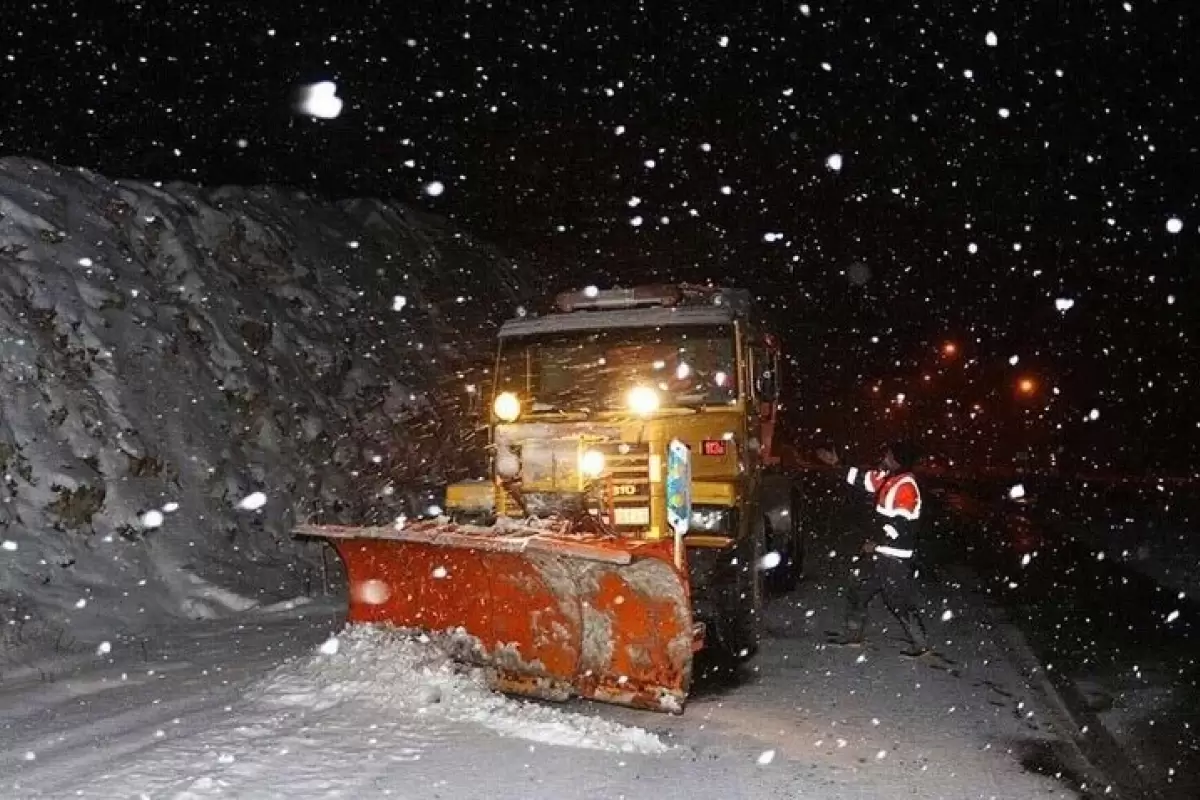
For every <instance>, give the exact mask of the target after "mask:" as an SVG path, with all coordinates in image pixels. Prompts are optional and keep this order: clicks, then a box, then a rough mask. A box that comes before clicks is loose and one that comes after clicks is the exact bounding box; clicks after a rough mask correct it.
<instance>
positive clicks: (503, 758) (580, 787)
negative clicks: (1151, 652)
mask: <svg viewBox="0 0 1200 800" xmlns="http://www.w3.org/2000/svg"><path fill="white" fill-rule="evenodd" d="M811 562H812V567H811V569H810V572H812V573H813V575H812V577H810V579H809V580H808V581H807V583H806V584H805V585H804V586H803V587H802V588H801V589H800V590H799V591H797V592H796V593H794V594H793V595H791V596H789V597H787V598H783V599H781V600H778V601H776V602H775V603H774V604H773V605H772V607H771V609H770V613H769V638H768V640H767V642H766V643H765V645H764V648H763V651H762V652H761V654H760V656H759V658H758V659H757V660H756V662H755V664H754V669H753V670H752V671H751V672H750V674H749V675H748V676H747V677H746V679H745V680H743V681H741V682H740V683H739V684H738V685H732V686H729V685H721V684H716V683H714V682H712V681H702V682H701V685H700V686H699V687H698V689H697V694H696V696H695V697H694V699H693V700H692V701H691V703H690V704H689V706H688V708H687V711H686V713H685V714H684V715H683V716H680V717H672V716H666V715H660V714H652V713H647V712H637V711H632V710H629V709H623V708H615V707H611V706H600V705H596V704H587V703H572V704H568V705H565V706H553V707H551V706H546V705H541V704H530V703H521V702H519V701H516V700H512V699H508V698H502V697H499V696H496V695H493V694H491V693H489V692H487V691H486V690H485V689H484V688H482V686H481V685H480V684H479V683H478V680H477V677H476V676H473V675H472V674H471V673H470V672H467V671H464V670H461V669H456V668H454V667H453V666H451V665H449V664H447V663H445V662H444V661H443V660H441V659H440V658H439V657H438V655H437V653H436V651H434V650H432V649H431V648H430V646H428V645H423V644H421V643H419V642H414V641H412V640H408V639H402V638H399V637H396V636H394V635H388V634H385V633H382V632H360V633H342V634H341V635H339V636H338V637H337V638H336V640H333V641H331V640H330V634H331V633H333V632H336V631H338V630H339V628H340V624H339V619H338V616H337V610H336V608H334V607H333V606H331V605H326V604H323V603H322V604H312V605H305V606H300V607H298V608H296V609H294V610H292V611H288V612H282V611H281V612H276V613H273V614H268V613H263V612H259V613H257V614H255V613H253V612H251V613H248V614H246V615H243V616H242V617H240V618H239V619H238V620H235V621H230V620H224V621H208V622H204V623H194V624H191V625H189V626H186V627H180V628H177V629H175V630H173V631H171V632H169V633H166V634H164V635H162V636H161V637H159V638H156V639H153V640H148V641H146V642H145V643H144V645H143V643H141V642H113V646H112V650H111V652H109V653H107V654H104V655H95V656H92V657H90V658H87V659H84V660H83V661H76V662H75V663H73V664H69V663H60V664H59V665H58V667H57V668H55V669H51V670H50V671H49V672H45V673H43V674H39V673H38V672H37V671H36V670H30V669H26V670H25V673H24V674H21V673H16V674H14V673H13V672H12V671H11V670H7V671H5V672H4V674H3V682H2V683H0V776H2V777H0V795H3V796H5V797H12V798H24V797H30V798H33V797H85V798H101V797H103V798H116V797H131V798H139V797H152V798H179V799H180V800H182V799H183V798H211V797H237V798H259V797H263V798H266V797H281V796H286V797H290V798H310V797H312V798H318V797H319V798H333V797H352V798H366V797H398V798H437V797H444V798H473V797H479V798H489V799H490V800H494V798H508V797H513V798H516V797H521V798H542V797H546V798H551V797H553V798H566V797H570V798H618V797H628V798H636V797H654V798H655V800H666V799H667V798H688V799H689V800H693V799H694V798H697V797H720V798H740V797H745V798H772V797H774V798H794V797H810V798H835V797H838V798H846V797H848V798H889V800H892V799H893V798H897V797H921V798H955V799H956V800H959V799H962V798H1032V797H1039V798H1040V797H1076V796H1078V795H1077V793H1076V791H1075V790H1074V788H1075V787H1073V786H1069V785H1067V784H1068V781H1067V780H1056V779H1054V778H1053V777H1048V776H1043V775H1040V774H1037V773H1035V772H1033V771H1030V770H1028V769H1026V768H1025V767H1023V766H1022V762H1023V761H1024V762H1026V763H1032V762H1042V761H1045V760H1046V759H1045V757H1044V756H1045V754H1046V753H1047V752H1051V751H1054V750H1055V749H1056V748H1057V747H1058V745H1059V742H1058V739H1057V737H1056V735H1055V734H1054V733H1053V731H1052V725H1050V724H1048V723H1047V722H1046V720H1045V719H1043V713H1044V711H1045V709H1044V708H1043V707H1042V706H1041V705H1039V703H1038V701H1037V700H1036V699H1035V696H1034V695H1032V694H1031V693H1030V692H1028V691H1027V690H1026V689H1025V688H1024V685H1023V683H1022V681H1021V679H1020V677H1019V675H1018V674H1017V672H1016V671H1015V669H1014V668H1013V667H1012V666H1010V664H1009V662H1008V661H1007V660H1006V659H1005V657H1004V654H1003V652H1002V650H1001V648H1000V646H999V645H998V644H997V643H996V641H995V639H994V638H993V636H992V635H991V634H990V633H989V632H988V629H987V627H986V625H985V624H984V618H983V617H982V616H980V613H979V611H978V609H975V608H972V607H970V606H969V605H964V603H965V599H964V598H963V597H961V596H959V595H958V594H956V593H955V591H954V590H953V589H952V588H951V587H946V592H947V594H946V595H945V596H940V595H939V596H935V597H931V598H930V601H931V603H932V604H933V605H934V607H935V611H934V613H933V614H932V615H931V620H930V623H931V627H932V628H933V629H934V630H935V631H936V636H937V639H938V640H939V641H942V642H945V643H946V644H945V645H944V648H943V650H944V652H945V653H946V654H947V655H948V656H949V657H950V658H951V659H952V660H953V661H955V662H957V663H956V664H955V665H954V666H952V667H950V668H943V669H935V668H932V667H930V666H927V665H924V664H919V663H910V662H907V661H905V660H903V659H901V658H900V657H899V656H898V651H899V649H900V648H899V644H898V643H897V642H896V641H894V640H892V639H891V638H890V637H889V636H884V635H882V634H880V635H877V636H876V637H875V641H873V642H872V645H871V646H870V647H869V648H867V649H866V650H865V651H864V652H862V653H859V652H856V651H853V650H843V649H837V648H830V647H827V646H825V644H824V636H823V631H824V630H826V629H827V628H831V627H834V626H836V623H837V621H838V619H839V617H840V614H841V608H842V606H841V602H840V600H839V599H838V596H837V592H838V590H839V588H840V586H841V580H840V572H841V570H844V569H845V568H846V562H845V559H844V557H843V556H841V555H839V556H837V557H836V558H830V557H829V556H828V554H827V553H823V554H821V555H820V557H816V556H814V557H812V559H811ZM943 611H945V612H948V613H942V612H943ZM876 614H877V615H878V609H876ZM878 620H879V621H884V618H883V617H882V616H878ZM875 631H876V632H878V627H876V629H875Z"/></svg>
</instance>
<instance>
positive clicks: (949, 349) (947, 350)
mask: <svg viewBox="0 0 1200 800" xmlns="http://www.w3.org/2000/svg"><path fill="white" fill-rule="evenodd" d="M942 355H944V356H945V357H946V358H952V357H953V356H956V355H958V345H957V344H955V343H954V342H946V343H945V344H943V345H942Z"/></svg>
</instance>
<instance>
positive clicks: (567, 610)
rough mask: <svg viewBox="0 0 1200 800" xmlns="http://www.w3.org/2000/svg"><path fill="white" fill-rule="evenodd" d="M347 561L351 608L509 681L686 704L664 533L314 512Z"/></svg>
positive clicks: (682, 615)
mask: <svg viewBox="0 0 1200 800" xmlns="http://www.w3.org/2000/svg"><path fill="white" fill-rule="evenodd" d="M296 533H297V534H299V535H303V536H314V537H320V538H325V539H328V540H330V541H331V542H332V543H333V545H334V546H335V547H336V549H337V551H338V555H339V556H341V559H342V561H343V562H344V563H345V565H346V573H347V579H348V582H349V587H350V608H349V615H348V618H349V621H350V622H352V623H387V624H391V625H395V626H396V627H399V628H407V629H418V630H421V631H424V632H426V633H430V634H443V633H444V634H446V635H445V636H442V637H439V639H440V641H442V642H443V643H444V644H448V645H449V647H450V649H451V653H452V655H453V656H454V657H456V658H458V659H460V660H462V661H467V662H470V663H475V664H481V665H483V666H486V667H488V674H489V676H490V678H491V680H492V684H493V686H494V687H495V688H496V689H498V690H500V691H503V692H507V693H512V694H520V695H528V696H533V697H540V698H544V699H551V700H566V699H568V698H569V697H571V696H573V695H577V696H580V697H587V698H591V699H594V700H599V701H603V702H608V703H617V704H620V705H627V706H633V707H636V708H645V709H653V710H658V711H669V712H674V713H680V712H682V711H683V706H684V702H685V699H686V697H687V692H688V687H689V684H690V682H691V673H692V654H693V650H694V646H693V644H694V642H693V640H694V633H693V625H692V614H691V603H690V598H689V587H688V583H687V578H686V576H687V569H686V564H685V565H684V567H683V569H682V570H680V569H677V568H676V566H675V564H674V563H673V561H672V556H673V548H672V545H671V542H669V541H658V542H651V541H642V540H634V539H625V538H619V537H614V536H598V535H596V536H593V535H580V534H570V533H556V532H553V531H549V532H548V531H547V530H543V529H540V528H538V529H535V528H526V527H521V526H519V525H507V526H503V527H500V526H497V527H475V526H469V525H456V524H452V523H435V522H426V523H417V524H414V525H410V526H409V527H407V528H404V529H402V530H397V529H395V528H390V527H340V526H333V525H305V526H300V527H298V528H297V529H296Z"/></svg>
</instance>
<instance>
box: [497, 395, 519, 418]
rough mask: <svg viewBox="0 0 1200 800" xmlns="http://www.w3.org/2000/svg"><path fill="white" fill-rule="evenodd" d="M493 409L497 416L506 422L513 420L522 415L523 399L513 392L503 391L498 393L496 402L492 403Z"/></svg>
mask: <svg viewBox="0 0 1200 800" xmlns="http://www.w3.org/2000/svg"><path fill="white" fill-rule="evenodd" d="M492 411H495V412H496V416H497V417H499V418H500V419H501V420H503V421H504V422H513V421H515V420H516V418H517V417H519V416H521V401H520V399H519V398H518V397H517V396H516V395H515V394H513V393H512V392H501V393H500V394H498V395H496V402H494V403H493V404H492Z"/></svg>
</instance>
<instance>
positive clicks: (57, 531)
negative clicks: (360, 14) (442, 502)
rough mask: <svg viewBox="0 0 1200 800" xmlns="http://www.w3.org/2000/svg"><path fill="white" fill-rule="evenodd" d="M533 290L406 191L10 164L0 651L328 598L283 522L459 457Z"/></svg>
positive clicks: (343, 509) (2, 328)
mask: <svg viewBox="0 0 1200 800" xmlns="http://www.w3.org/2000/svg"><path fill="white" fill-rule="evenodd" d="M524 286H525V284H524V282H523V281H522V279H521V276H520V274H519V270H518V268H517V267H516V265H514V264H513V263H512V262H509V261H507V260H505V259H503V258H502V257H500V256H499V255H497V254H496V253H494V252H493V251H491V250H489V249H488V248H487V247H485V246H482V245H480V244H479V243H476V242H474V241H472V240H471V238H470V237H469V236H467V235H466V234H464V233H462V232H458V231H455V230H453V229H452V228H451V227H450V226H449V225H447V224H446V223H444V222H442V221H439V220H437V219H433V218H429V217H426V216H423V215H421V214H418V213H416V212H414V211H412V210H410V209H407V208H404V207H401V206H398V205H390V204H386V203H381V202H377V201H367V200H364V201H347V202H341V203H337V204H332V203H325V202H320V201H317V200H315V199H312V198H309V197H306V196H305V195H302V194H299V193H294V192H288V191H282V190H276V189H270V188H252V189H246V188H222V189H216V190H211V191H210V190H204V189H200V188H198V187H195V186H190V185H180V184H173V185H158V184H156V185H146V184H141V183H131V182H125V181H119V182H114V181H110V180H107V179H105V178H103V177H101V176H99V175H96V174H93V173H90V172H87V171H85V170H78V169H64V168H58V167H53V166H50V165H46V164H42V163H38V162H35V161H30V160H26V159H20V158H6V159H0V474H2V476H3V485H2V486H0V623H2V628H0V659H2V658H3V655H2V654H12V653H14V652H15V651H16V650H17V649H19V646H20V645H22V644H28V643H30V642H42V643H44V642H45V641H46V640H47V638H50V639H52V640H54V641H56V642H57V643H58V644H59V646H60V647H70V646H72V644H76V645H78V646H84V645H89V646H94V645H95V643H97V642H100V641H102V640H103V639H106V638H107V637H110V636H113V635H119V634H120V633H121V632H122V631H132V630H134V629H137V628H140V627H143V626H144V624H145V623H148V622H153V621H157V620H162V619H163V618H164V617H165V616H169V615H187V616H192V617H199V616H211V615H216V614H221V613H224V612H226V611H229V610H237V609H240V608H244V607H248V606H249V605H251V604H259V605H265V604H268V603H272V602H278V601H281V600H285V599H287V598H291V597H296V596H301V595H304V594H305V593H308V592H312V591H317V590H319V589H320V587H319V586H318V585H316V584H318V583H319V582H320V581H321V577H320V576H321V570H320V568H319V565H320V563H321V559H320V558H319V553H320V546H319V545H316V544H312V543H303V542H296V541H294V540H293V539H292V538H291V536H290V529H291V527H292V525H293V523H294V522H295V521H297V520H304V519H309V518H313V517H316V516H319V517H320V518H322V519H325V520H341V521H354V520H368V519H369V520H379V519H382V518H390V517H393V516H395V515H397V514H399V513H402V512H407V513H412V512H413V509H412V508H411V502H412V499H413V492H414V491H415V489H416V487H419V486H421V485H423V484H424V483H425V482H428V481H438V480H439V479H441V478H444V477H451V478H453V477H458V476H460V475H461V473H462V472H463V471H464V470H466V469H469V468H470V466H471V464H470V463H468V462H469V461H470V460H471V455H472V454H473V452H474V451H473V450H472V448H471V447H469V446H467V443H465V442H464V440H463V439H462V438H461V437H460V436H459V435H458V431H459V430H461V428H462V426H460V425H459V420H460V414H461V412H462V408H463V406H464V405H465V401H467V399H468V398H469V391H468V384H469V383H470V382H471V380H472V378H471V377H470V375H471V373H469V372H467V371H466V370H469V369H470V368H471V367H472V366H477V365H479V364H480V363H486V361H487V358H488V356H489V352H488V351H489V350H490V349H491V344H490V342H489V341H488V340H489V338H490V335H491V333H492V329H493V327H494V326H495V325H496V324H498V323H499V322H500V321H501V319H502V318H503V317H504V316H506V315H508V314H511V313H512V311H513V310H514V309H515V307H516V306H517V305H518V304H520V303H521V302H523V300H524V299H525V297H524V295H523V291H524V289H523V287H524ZM480 342H482V343H483V347H482V349H480V348H479V347H478V346H477V345H478V343H480ZM481 356H482V362H481V361H480V357H481ZM335 563H336V558H331V559H330V565H331V566H333V565H335ZM0 666H2V664H0Z"/></svg>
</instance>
